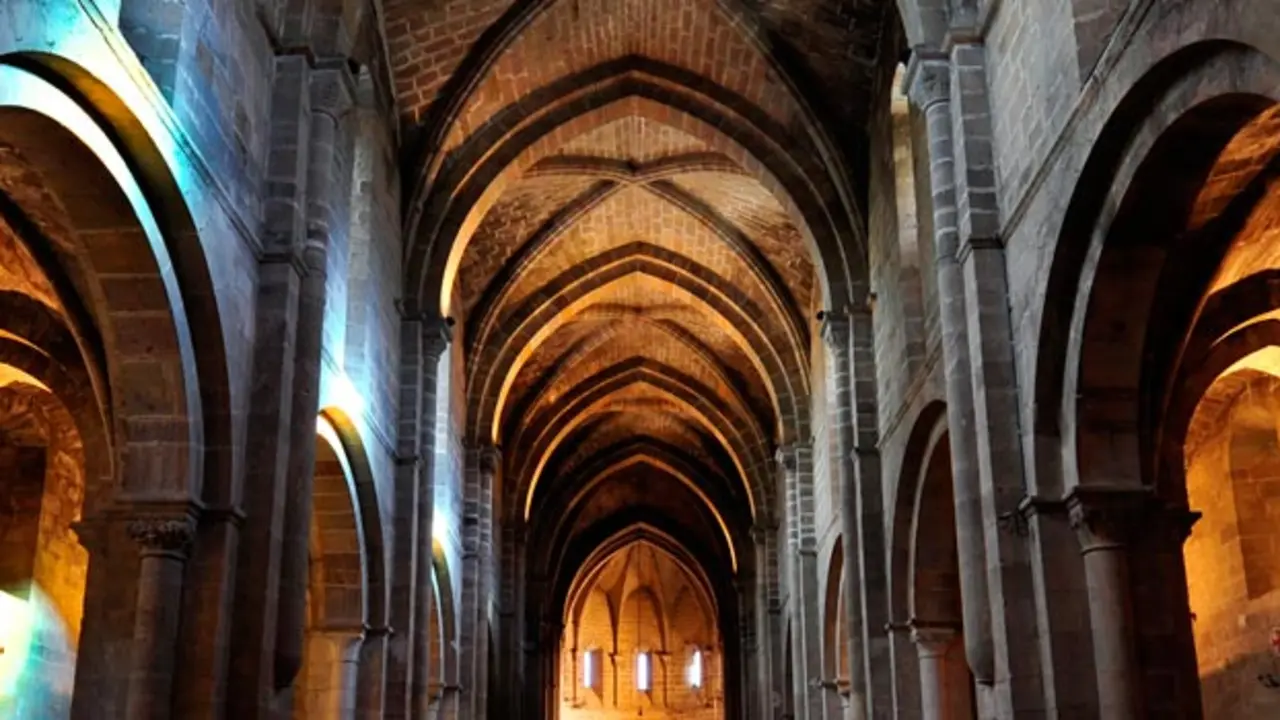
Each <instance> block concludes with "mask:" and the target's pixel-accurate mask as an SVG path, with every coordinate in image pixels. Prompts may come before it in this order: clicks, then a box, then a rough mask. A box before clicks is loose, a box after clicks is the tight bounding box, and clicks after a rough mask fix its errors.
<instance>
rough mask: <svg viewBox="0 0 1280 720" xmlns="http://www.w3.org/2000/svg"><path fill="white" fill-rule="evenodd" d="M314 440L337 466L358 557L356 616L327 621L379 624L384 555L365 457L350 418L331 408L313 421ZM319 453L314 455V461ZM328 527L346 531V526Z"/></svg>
mask: <svg viewBox="0 0 1280 720" xmlns="http://www.w3.org/2000/svg"><path fill="white" fill-rule="evenodd" d="M316 441H317V442H318V443H323V444H324V445H325V446H327V448H328V451H329V454H331V455H332V457H333V458H334V459H335V460H336V461H337V462H338V464H339V465H340V466H341V469H342V479H343V481H344V483H345V488H344V489H345V499H346V500H347V502H348V503H349V504H348V507H346V508H344V510H345V512H344V513H342V515H343V518H342V519H345V520H346V521H347V522H349V530H350V531H351V532H353V533H354V534H355V541H356V545H357V547H358V553H359V558H360V568H359V573H360V616H359V617H347V618H328V620H329V621H330V622H343V623H346V624H354V625H357V626H359V625H366V626H370V627H382V626H383V625H384V624H385V622H386V619H387V605H388V602H389V598H388V597H387V584H386V580H385V563H386V558H385V554H384V552H383V543H382V530H383V528H382V526H381V523H380V521H379V518H378V510H377V497H376V494H375V489H374V485H373V477H372V474H371V472H370V468H369V464H368V458H367V456H365V455H364V452H363V450H364V448H363V444H361V443H360V441H359V435H358V434H357V432H356V431H355V428H354V426H353V425H352V423H351V422H350V419H349V418H348V417H347V416H345V415H343V414H342V413H341V411H338V410H335V409H333V408H326V409H323V410H321V412H320V415H319V416H318V418H317V420H316ZM323 454H324V453H319V454H317V464H318V462H319V458H321V457H322V456H323ZM316 490H317V492H322V491H323V490H324V488H322V487H320V486H319V483H317V488H316ZM331 490H332V488H331ZM371 506H372V507H371ZM329 514H330V515H332V514H333V508H329ZM317 522H320V526H321V527H320V528H319V529H320V530H321V531H322V532H323V531H325V530H326V527H325V523H324V522H322V521H319V520H318V521H317ZM332 529H333V530H335V531H346V530H347V529H348V528H346V527H334V528H332ZM322 547H323V545H322ZM326 554H327V551H326Z"/></svg>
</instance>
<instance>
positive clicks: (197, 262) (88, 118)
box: [0, 55, 230, 500]
mask: <svg viewBox="0 0 1280 720" xmlns="http://www.w3.org/2000/svg"><path fill="white" fill-rule="evenodd" d="M33 57H35V56H14V55H11V56H4V57H3V58H0V112H10V113H12V112H16V113H19V115H15V116H12V117H15V118H22V117H23V116H22V115H21V114H22V113H26V114H29V115H28V116H27V117H28V118H30V119H32V121H33V122H35V123H43V124H45V125H46V126H47V128H48V129H50V130H55V131H56V132H58V133H65V134H66V137H67V138H68V140H69V142H67V143H62V144H60V145H59V148H60V149H59V150H58V152H60V153H83V154H84V157H85V158H87V159H86V160H85V162H90V163H95V164H96V165H97V166H98V167H100V168H101V170H102V171H103V172H104V173H105V174H107V175H108V176H109V177H110V178H111V179H112V181H113V182H114V184H115V187H111V188H104V189H103V192H105V193H107V194H108V198H107V201H106V202H105V203H104V204H103V206H102V210H103V212H105V213H110V214H111V215H112V220H113V221H114V222H120V223H122V224H123V225H124V226H127V227H129V228H131V229H133V228H136V230H137V231H138V233H139V235H140V239H139V241H140V242H143V243H145V245H146V246H147V248H148V251H149V257H148V258H147V259H146V260H141V262H142V263H143V264H151V268H150V269H149V274H152V275H153V276H154V277H155V278H156V279H158V280H159V282H160V284H161V288H160V289H159V292H160V293H161V294H162V295H163V298H164V299H163V301H162V303H163V305H164V307H165V309H166V311H167V314H168V317H169V319H170V322H169V326H168V327H166V328H164V333H163V335H162V336H161V337H160V338H159V339H161V344H162V346H163V345H169V347H162V348H161V349H160V350H158V352H161V351H162V352H165V353H169V352H172V353H174V354H173V355H172V356H171V357H170V358H169V361H171V362H173V363H175V368H174V369H173V370H172V372H173V373H174V374H175V375H176V376H177V387H175V388H173V391H174V392H175V393H177V396H176V397H175V398H174V400H175V401H176V405H175V406H174V407H172V408H170V410H171V411H173V412H176V413H177V415H176V416H174V417H175V418H177V419H178V420H179V421H180V422H181V424H182V425H183V426H184V427H185V432H184V436H183V439H182V440H180V441H177V442H172V443H168V444H167V448H168V451H169V452H173V453H175V454H176V457H175V458H174V461H175V462H176V463H178V465H179V466H180V467H182V468H184V475H185V477H180V478H155V479H151V478H145V477H143V478H136V479H135V478H133V476H132V475H131V474H129V473H127V472H126V473H125V477H126V478H128V479H130V480H135V481H139V485H138V486H136V487H135V486H128V485H125V486H122V490H123V491H124V492H128V493H133V494H135V495H137V496H139V497H146V496H148V495H149V494H154V493H156V492H160V493H174V492H177V493H179V494H180V495H185V496H186V497H187V498H188V499H191V500H195V499H197V498H199V497H200V495H201V494H202V488H203V485H204V482H205V479H206V478H205V473H206V470H210V469H214V468H217V465H218V463H211V464H209V465H208V466H206V462H205V461H206V457H205V450H206V438H205V420H206V413H205V412H204V410H203V400H204V398H203V396H202V394H201V393H202V390H204V392H207V393H210V394H213V393H216V392H217V390H218V389H219V388H225V387H226V386H227V385H226V383H225V372H222V373H220V372H218V371H219V370H221V369H222V368H213V367H209V365H210V364H212V365H220V364H221V360H222V357H221V350H222V347H221V343H220V341H219V339H218V338H217V337H216V335H215V337H214V338H213V339H212V342H208V343H204V345H205V346H206V348H205V349H208V350H209V351H210V352H209V357H210V361H211V362H210V363H206V364H205V368H206V370H207V371H208V372H209V374H210V375H212V376H213V377H208V378H207V379H208V381H209V387H208V388H207V389H204V388H202V387H201V385H202V383H201V382H200V376H199V371H200V369H201V364H200V363H198V362H197V358H198V357H200V354H199V353H197V349H196V345H195V342H196V335H195V334H193V333H192V332H191V327H192V325H191V321H190V319H189V318H188V315H187V312H186V307H185V298H184V292H183V281H184V280H186V278H180V277H179V276H178V274H177V270H178V269H179V267H180V266H177V265H175V264H174V259H173V255H171V253H170V247H169V244H170V243H171V244H172V245H173V246H174V249H175V250H176V251H179V252H180V254H181V255H183V256H184V257H187V258H192V259H190V260H188V262H186V263H185V264H184V265H183V266H181V267H185V268H191V267H193V266H197V267H200V268H201V269H202V270H203V269H204V268H205V265H204V258H203V253H202V248H200V246H199V242H198V240H196V238H195V235H194V228H193V225H192V224H191V223H190V222H189V220H190V218H189V216H186V215H185V214H184V217H185V219H186V220H188V222H187V224H186V227H184V228H177V229H176V230H177V233H176V235H175V232H174V230H175V228H164V227H162V226H161V225H160V222H159V221H160V220H161V219H165V216H164V215H163V214H160V215H157V214H153V210H152V203H151V198H149V197H148V196H147V194H146V193H145V192H144V189H143V187H142V185H141V184H140V183H139V178H138V177H136V176H135V173H134V168H135V166H136V162H135V163H132V164H131V163H130V161H129V160H128V159H127V156H126V154H125V153H127V152H128V151H129V148H127V147H124V148H121V147H118V145H117V142H116V140H115V137H114V136H115V135H116V134H117V132H118V131H117V130H116V128H114V127H112V126H111V125H106V124H104V123H103V118H104V115H103V113H102V112H101V111H99V109H98V108H97V107H95V106H94V105H93V104H92V103H91V102H90V100H89V99H87V98H85V97H82V96H79V95H73V94H71V93H72V92H74V89H75V86H74V85H73V84H72V83H71V82H70V81H69V80H68V79H67V78H64V77H60V76H58V75H57V74H55V73H54V72H53V71H52V70H50V69H49V66H47V65H40V64H38V63H36V62H34V61H33V59H32V58H33ZM24 60H26V62H24ZM55 60H56V59H52V58H49V62H50V64H51V65H52V64H57V65H58V66H59V67H60V68H61V69H64V70H67V71H69V72H71V71H75V72H78V75H79V79H82V80H83V83H84V84H85V85H92V84H93V81H92V76H90V75H89V74H88V73H87V72H84V71H83V70H79V69H78V68H75V67H74V66H73V65H72V64H71V63H70V62H69V61H65V60H64V61H60V62H56V63H55ZM37 71H40V72H37ZM97 90H98V92H97V93H96V95H95V98H94V99H97V100H98V101H100V102H108V101H110V100H112V99H114V96H113V95H111V94H110V93H109V91H107V90H106V88H105V87H104V86H102V85H101V84H100V83H98V84H97ZM116 102H117V106H116V107H114V108H110V109H111V110H114V112H115V117H116V118H117V119H118V120H119V121H121V122H123V120H120V119H121V118H127V117H128V115H127V111H126V110H125V109H124V108H123V106H122V105H120V104H119V103H118V100H117V101H116ZM106 118H107V119H110V118H111V116H110V115H107V116H106ZM21 130H22V129H21V128H19V131H20V132H21ZM27 130H30V131H34V129H33V128H27ZM72 138H74V140H71V139H72ZM15 144H16V145H17V146H18V147H19V148H21V149H25V150H27V151H30V149H31V147H30V146H29V144H27V143H25V141H24V139H22V138H19V139H17V140H16V141H15ZM46 144H47V143H46ZM46 159H47V158H46ZM37 164H38V161H37ZM43 179H44V180H45V181H46V182H50V181H53V182H56V181H58V180H60V179H61V177H60V175H59V174H58V173H54V174H52V175H45V176H44V178H43ZM50 189H51V190H52V191H53V192H54V193H55V194H59V195H63V194H65V193H66V191H67V187H65V185H64V186H63V187H58V186H56V185H55V186H53V187H51V188H50ZM115 193H118V196H117V197H110V195H111V194H115ZM179 202H181V201H180V200H179ZM175 254H178V253H175ZM193 256H194V257H193ZM202 274H203V275H204V279H205V280H207V277H208V276H207V273H202ZM192 280H193V281H194V282H198V281H199V278H193V279H192ZM97 282H98V280H97V278H96V277H95V278H93V279H92V283H93V286H94V287H97ZM99 292H101V291H99ZM205 297H209V298H211V297H213V294H212V292H210V293H208V295H206V296H205ZM95 300H96V301H97V303H98V304H100V305H101V306H102V307H101V308H100V309H101V312H102V313H104V319H105V314H106V313H109V312H110V308H111V304H110V303H109V302H108V301H107V296H105V295H100V296H99V297H97V298H95ZM216 315H217V313H216V310H214V311H213V316H214V319H215V323H213V327H215V328H216V327H217V324H216ZM170 333H171V334H170ZM215 333H216V330H215ZM202 339H203V340H210V338H207V337H205V338H202ZM215 346H216V351H215ZM157 357H158V358H160V357H162V356H159V355H158V356H157ZM162 362H163V360H162ZM108 372H109V374H111V376H112V377H111V382H112V384H113V385H115V384H124V383H127V382H129V381H128V380H126V379H125V378H123V377H121V376H119V373H118V369H117V368H115V367H114V366H112V365H110V364H109V365H108ZM218 376H220V378H219V377H218ZM219 379H221V380H223V382H222V383H221V384H219V383H218V380H219ZM115 391H116V392H114V393H113V397H114V398H115V402H116V403H117V410H119V409H122V407H123V406H120V405H119V404H118V403H120V402H121V399H120V398H121V397H122V395H123V394H124V393H122V392H120V388H119V387H116V388H115ZM224 397H225V396H224ZM208 417H209V419H211V420H212V421H213V423H212V424H214V425H216V424H217V421H218V420H227V421H228V422H227V423H225V424H223V425H222V426H221V428H220V429H221V430H222V431H224V432H223V434H222V436H221V437H217V436H216V435H215V436H214V437H212V438H210V440H213V441H214V442H217V441H218V440H225V441H226V443H227V444H226V448H227V454H228V455H229V450H230V427H229V417H228V416H227V415H225V414H219V413H216V412H213V408H210V412H209V415H208ZM114 419H115V423H114V425H115V433H116V434H117V435H119V437H121V438H122V440H125V441H127V439H126V438H127V436H126V434H125V433H126V428H127V426H128V425H127V423H126V422H125V418H123V417H120V416H119V414H116V416H115V418H114ZM117 454H118V455H123V454H124V448H123V447H120V448H117ZM226 459H228V460H229V457H228V458H226ZM157 482H158V483H162V484H170V483H172V484H174V485H169V486H168V487H163V486H160V487H155V486H154V485H155V483H157ZM175 485H176V486H175Z"/></svg>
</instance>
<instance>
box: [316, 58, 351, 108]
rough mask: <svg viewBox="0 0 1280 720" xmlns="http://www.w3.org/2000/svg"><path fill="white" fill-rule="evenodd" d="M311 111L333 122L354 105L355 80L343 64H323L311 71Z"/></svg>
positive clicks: (345, 64)
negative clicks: (327, 117)
mask: <svg viewBox="0 0 1280 720" xmlns="http://www.w3.org/2000/svg"><path fill="white" fill-rule="evenodd" d="M310 91H311V110H312V111H313V112H318V113H323V114H325V115H328V116H329V117H332V118H334V119H335V120H338V119H341V118H342V116H343V115H345V114H346V113H347V111H348V110H350V109H351V108H352V106H353V105H355V100H356V80H355V76H354V75H352V73H351V69H350V67H349V66H348V65H347V63H345V62H332V63H325V64H324V66H322V67H317V68H315V69H314V70H312V71H311V83H310Z"/></svg>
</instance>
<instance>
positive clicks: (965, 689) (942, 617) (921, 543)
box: [909, 433, 978, 720]
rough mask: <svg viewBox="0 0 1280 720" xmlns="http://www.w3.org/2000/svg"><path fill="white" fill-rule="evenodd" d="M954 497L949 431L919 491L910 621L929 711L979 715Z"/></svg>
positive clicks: (961, 718)
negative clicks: (962, 591) (964, 608)
mask: <svg viewBox="0 0 1280 720" xmlns="http://www.w3.org/2000/svg"><path fill="white" fill-rule="evenodd" d="M953 498H954V495H953V492H952V478H951V446H950V443H949V437H948V435H947V434H945V433H944V434H943V435H942V436H941V437H940V438H939V439H938V441H937V442H935V443H934V444H933V447H932V452H931V453H930V454H929V456H928V459H927V461H926V465H925V466H924V473H923V475H922V476H921V478H920V485H919V489H918V491H917V494H916V511H915V520H914V527H913V531H912V535H913V542H912V550H911V587H910V604H911V613H912V617H911V620H910V622H909V624H910V625H911V634H912V641H913V642H914V643H915V645H916V653H917V658H918V662H919V669H920V704H921V710H922V712H923V713H924V717H939V718H947V720H967V719H969V718H976V717H977V716H978V715H977V709H976V706H975V702H976V698H975V696H974V692H973V690H974V679H973V675H972V674H971V673H970V672H969V666H968V663H967V662H966V660H965V646H964V632H963V630H964V625H963V620H964V618H963V614H962V612H961V604H960V603H961V600H960V561H959V557H958V555H957V550H956V519H955V502H954V499H953Z"/></svg>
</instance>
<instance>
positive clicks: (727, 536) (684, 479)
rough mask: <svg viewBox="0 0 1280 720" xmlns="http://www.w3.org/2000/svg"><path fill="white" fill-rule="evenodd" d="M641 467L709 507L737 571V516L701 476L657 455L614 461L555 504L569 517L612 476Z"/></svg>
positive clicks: (555, 530) (559, 529)
mask: <svg viewBox="0 0 1280 720" xmlns="http://www.w3.org/2000/svg"><path fill="white" fill-rule="evenodd" d="M641 464H643V465H646V466H650V467H652V468H653V469H654V471H655V472H662V473H666V474H668V475H671V476H674V477H675V478H676V479H677V480H679V481H680V483H681V484H683V485H684V486H685V487H687V488H689V490H690V491H692V492H693V494H694V496H695V497H697V499H698V500H699V501H700V502H701V503H702V504H703V506H704V507H705V508H706V510H707V512H708V513H709V514H711V515H712V516H713V517H715V518H717V519H718V520H719V522H720V530H721V532H722V533H723V535H724V541H725V546H726V548H728V550H729V553H730V556H731V558H732V561H731V564H732V569H733V570H735V571H736V570H737V566H738V563H737V560H736V558H737V552H738V550H737V547H736V546H737V543H736V542H735V537H734V533H733V527H734V526H733V525H730V522H732V521H733V520H734V518H733V517H729V518H726V517H725V516H724V513H723V511H722V510H721V508H722V507H723V506H722V505H720V504H718V503H716V502H715V500H713V499H712V497H710V496H708V494H707V493H706V492H705V491H704V490H703V489H702V487H701V485H700V484H699V483H698V482H697V479H696V478H697V477H698V475H696V474H692V473H690V472H687V471H683V470H681V469H679V468H678V467H677V466H676V465H677V464H676V463H670V462H668V461H666V460H664V458H662V457H660V456H659V457H655V456H654V454H651V453H648V452H645V453H642V454H641V453H637V454H633V455H630V456H628V457H626V459H622V460H618V461H617V462H613V463H612V464H610V465H609V466H608V467H606V468H604V469H598V468H597V469H594V470H592V471H591V472H589V473H584V474H583V477H589V478H590V479H589V480H586V481H585V482H582V481H579V482H580V483H581V484H578V483H573V484H572V485H571V486H576V488H577V492H576V494H575V495H574V496H573V498H572V499H570V500H568V501H566V502H564V503H562V504H559V503H558V504H557V505H555V507H562V508H564V510H565V513H564V515H565V516H568V515H569V514H570V513H572V511H573V510H574V509H576V508H577V507H578V505H579V504H581V503H582V502H583V501H584V500H585V499H586V498H587V497H588V496H589V494H590V493H591V491H592V490H593V489H595V488H596V487H598V486H599V485H601V484H602V483H605V482H607V481H608V480H609V477H610V475H612V474H614V473H618V472H621V471H623V470H626V469H627V468H629V467H632V466H635V465H641ZM565 484H567V485H568V484H569V483H565ZM562 532H563V527H562V525H560V524H557V525H556V526H554V528H553V534H554V535H556V536H559V535H560V534H561V533H562Z"/></svg>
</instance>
